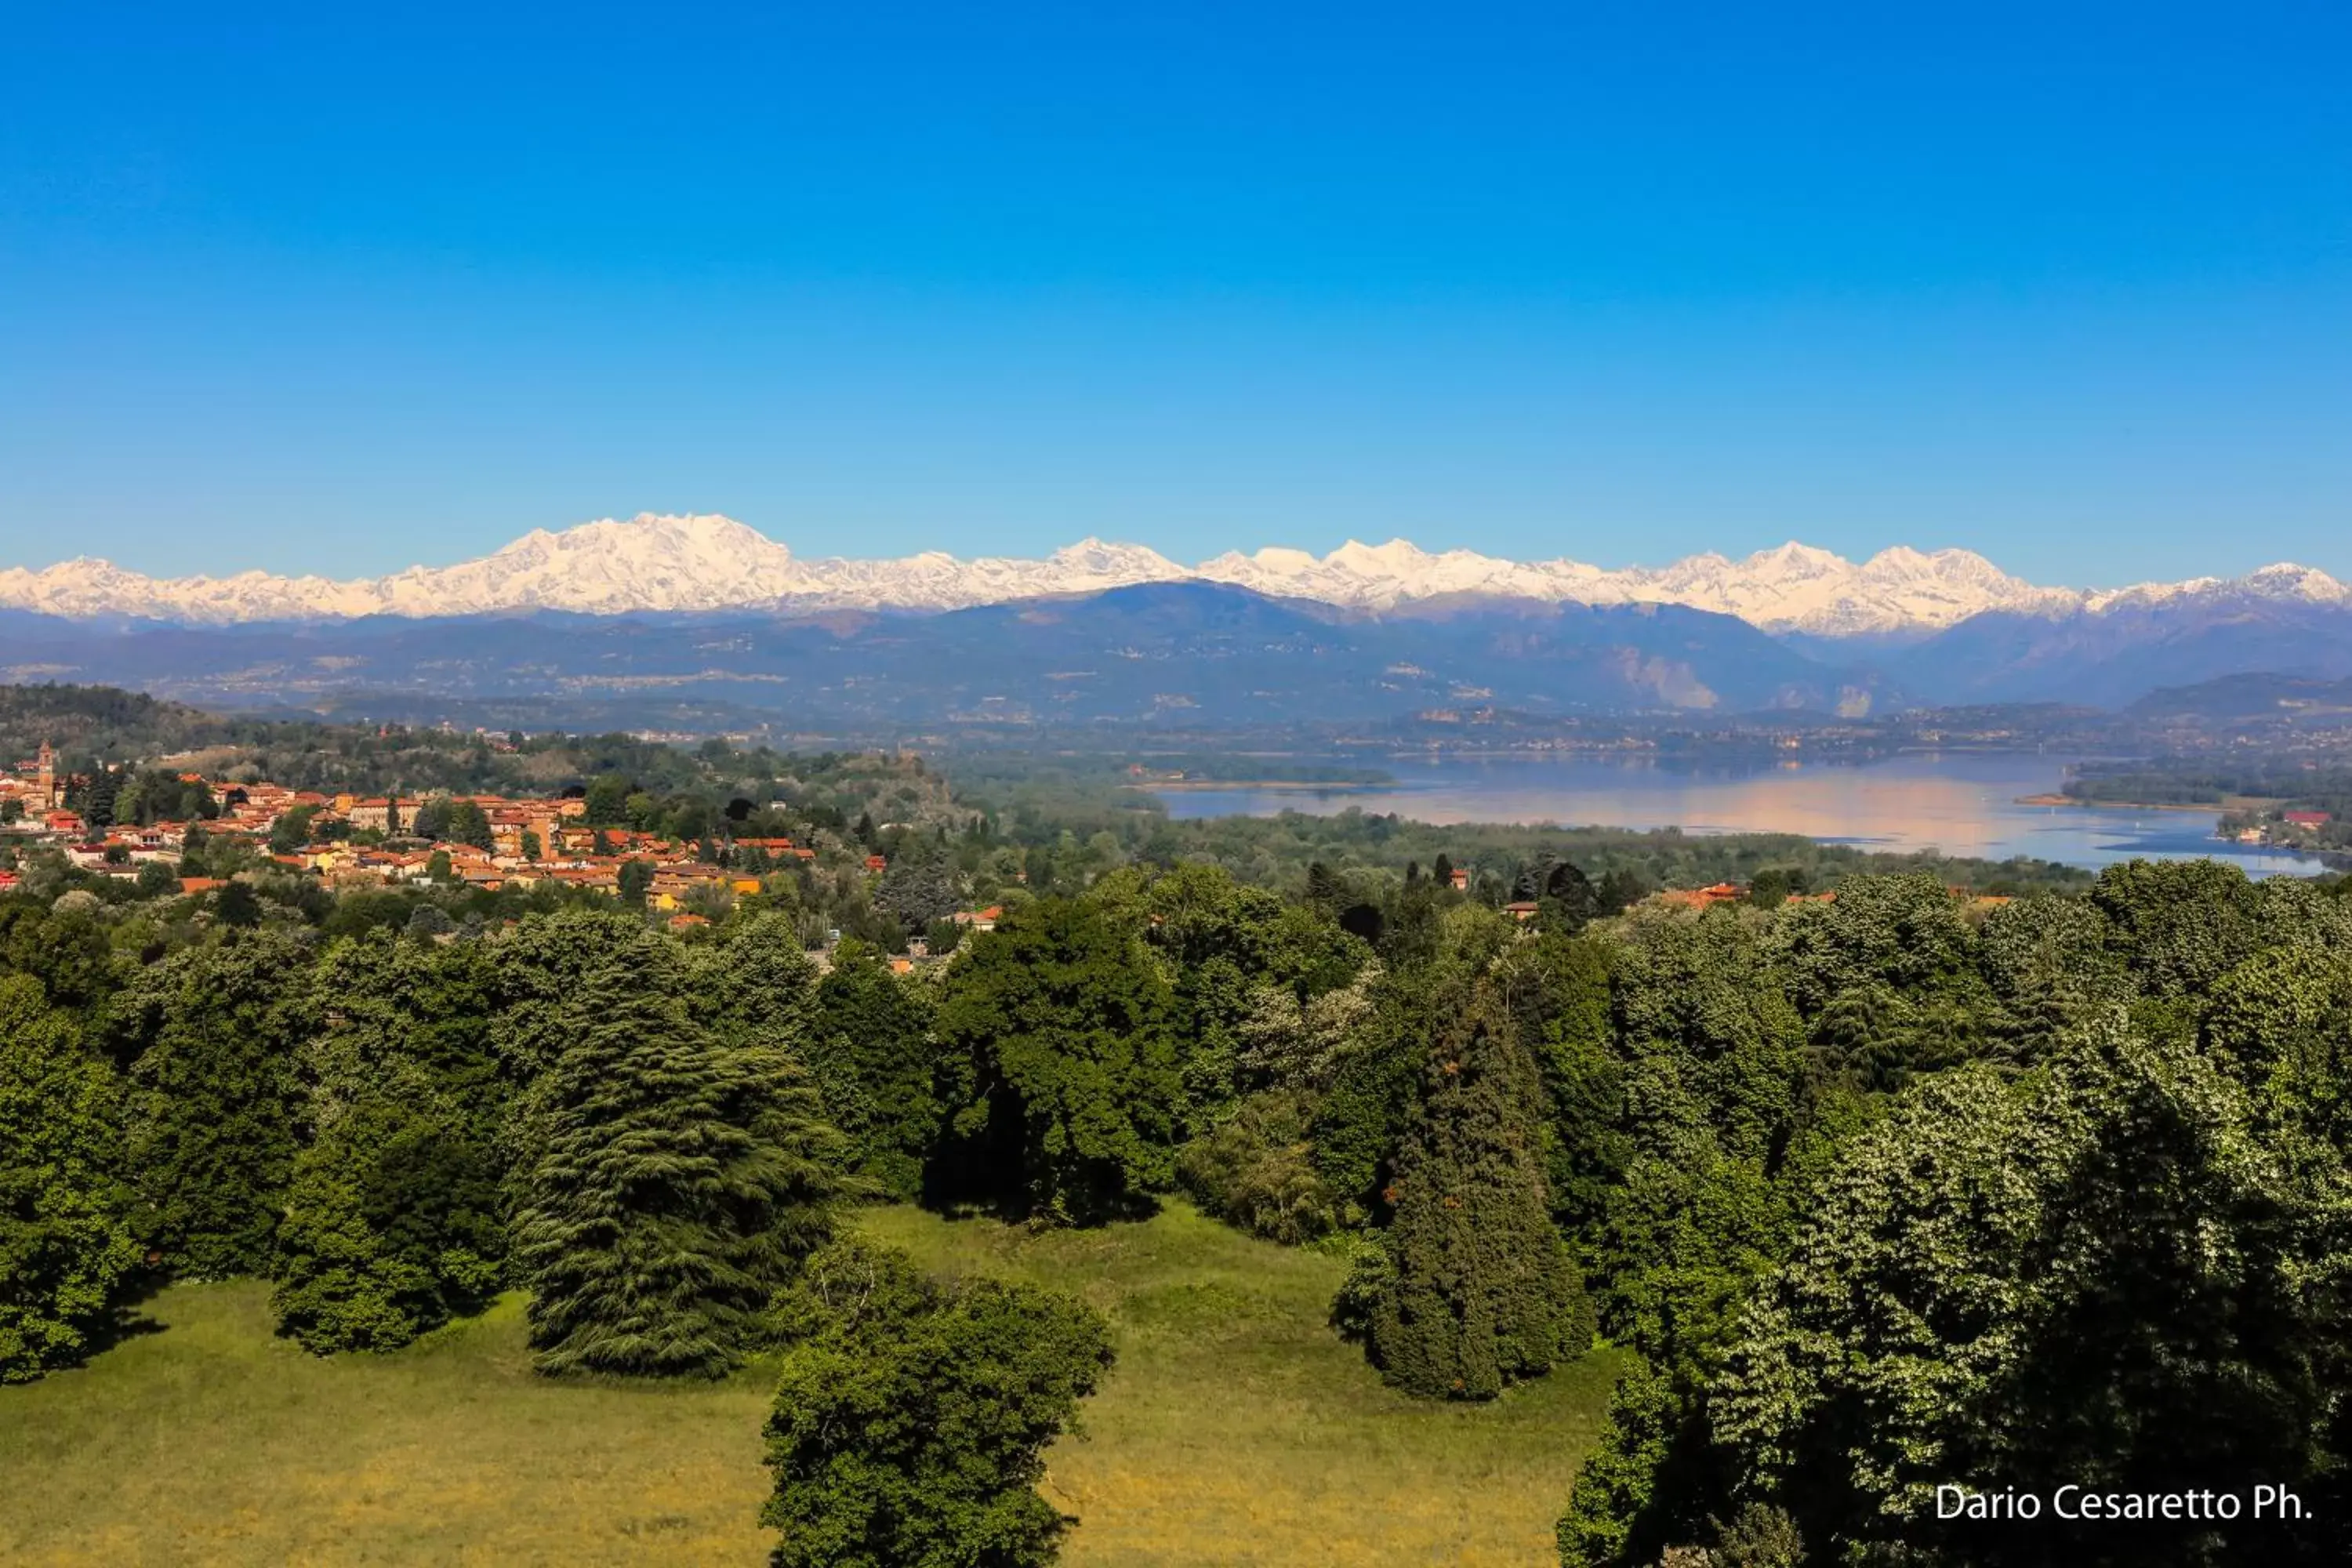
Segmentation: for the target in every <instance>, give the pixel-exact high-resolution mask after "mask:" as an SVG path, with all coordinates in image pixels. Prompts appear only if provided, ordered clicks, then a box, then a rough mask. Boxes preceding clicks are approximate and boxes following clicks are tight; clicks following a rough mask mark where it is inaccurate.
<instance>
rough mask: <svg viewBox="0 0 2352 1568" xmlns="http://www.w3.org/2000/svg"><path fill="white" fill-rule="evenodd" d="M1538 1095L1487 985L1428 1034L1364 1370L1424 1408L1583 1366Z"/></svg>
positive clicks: (1577, 1308)
mask: <svg viewBox="0 0 2352 1568" xmlns="http://www.w3.org/2000/svg"><path fill="white" fill-rule="evenodd" d="M1543 1104H1544V1098H1543V1087H1542V1082H1541V1079H1540V1078H1539V1077H1538V1074H1537V1071H1536V1068H1535V1064H1534V1062H1533V1061H1532V1060H1531V1059H1530V1058H1528V1053H1527V1052H1526V1050H1525V1049H1524V1048H1522V1047H1521V1046H1520V1045H1519V1042H1518V1038H1517V1031H1516V1030H1515V1029H1514V1028H1513V1026H1512V1023H1511V1018H1510V1014H1509V1011H1508V1009H1507V1007H1505V1006H1504V1005H1503V1004H1502V1001H1501V999H1500V998H1499V997H1498V996H1497V995H1496V994H1495V990H1494V988H1493V986H1492V985H1491V984H1483V983H1482V984H1479V985H1478V986H1477V987H1476V988H1475V990H1474V991H1473V992H1472V993H1471V996H1470V1000H1469V1002H1468V1005H1466V1006H1465V1008H1463V1010H1462V1011H1461V1012H1459V1013H1458V1014H1456V1015H1455V1016H1454V1017H1453V1018H1452V1019H1451V1020H1449V1021H1448V1022H1447V1023H1446V1024H1445V1025H1444V1026H1442V1027H1441V1029H1440V1032H1439V1035H1438V1039H1437V1043H1436V1047H1435V1049H1434V1050H1433V1052H1432V1054H1431V1058H1430V1062H1429V1067H1428V1069H1427V1075H1426V1078H1425V1079H1424V1084H1423V1093H1422V1101H1421V1106H1420V1109H1419V1113H1418V1115H1417V1116H1416V1117H1415V1119H1414V1121H1413V1124H1412V1127H1411V1128H1410V1129H1409V1130H1408V1131H1407V1132H1406V1134H1405V1139H1404V1143H1403V1146H1402V1148H1401V1149H1400V1150H1399V1152H1398V1155H1397V1161H1396V1174H1395V1177H1394V1179H1393V1181H1392V1183H1391V1186H1390V1189H1389V1190H1390V1194H1391V1201H1392V1202H1393V1203H1394V1204H1395V1205H1396V1214H1395V1218H1394V1219H1393V1220H1392V1221H1391V1224H1390V1227H1389V1236H1388V1250H1389V1253H1390V1256H1391V1258H1392V1260H1393V1264H1394V1268H1393V1272H1392V1273H1391V1274H1390V1275H1389V1276H1388V1278H1387V1279H1384V1280H1383V1281H1382V1282H1381V1287H1380V1289H1379V1295H1378V1299H1377V1300H1376V1301H1375V1302H1374V1305H1373V1308H1372V1311H1371V1314H1370V1346H1369V1348H1370V1352H1371V1356H1372V1360H1373V1362H1374V1363H1375V1364H1376V1365H1378V1366H1379V1367H1380V1368H1381V1372H1382V1373H1384V1374H1385V1375H1386V1376H1387V1378H1388V1379H1389V1381H1390V1382H1391V1383H1393V1384H1396V1385H1397V1386H1398V1387H1400V1388H1402V1389H1404V1390H1406V1391H1407V1392H1409V1393H1412V1394H1422V1395H1423V1396H1426V1397H1430V1398H1450V1399H1492V1398H1493V1397H1495V1395H1496V1394H1500V1393H1501V1392H1502V1390H1503V1387H1504V1385H1505V1384H1508V1383H1511V1382H1513V1381H1515V1380H1517V1379H1519V1378H1525V1377H1535V1376H1539V1375H1541V1374H1542V1373H1545V1372H1547V1371H1549V1369H1550V1368H1551V1366H1552V1365H1553V1364H1554V1363H1558V1362H1560V1361H1563V1360H1567V1359H1570V1358H1571V1357H1574V1356H1577V1355H1579V1354H1581V1353H1582V1352H1583V1351H1584V1350H1585V1349H1586V1348H1587V1346H1589V1345H1590V1343H1591V1338H1592V1330H1593V1319H1592V1310H1591V1306H1590V1305H1589V1304H1588V1303H1587V1301H1586V1300H1585V1297H1584V1291H1583V1288H1582V1286H1581V1285H1580V1283H1579V1281H1578V1279H1577V1277H1576V1270H1575V1267H1574V1264H1573V1263H1572V1261H1571V1260H1570V1257H1569V1254H1568V1249H1567V1247H1565V1246H1564V1245H1562V1243H1561V1241H1560V1239H1559V1233H1558V1232H1557V1231H1555V1230H1554V1229H1553V1228H1552V1223H1551V1198H1550V1193H1549V1190H1548V1188H1547V1185H1546V1183H1545V1180H1544V1156H1543V1141H1542V1131H1541V1125H1540V1118H1541V1115H1542V1108H1543Z"/></svg>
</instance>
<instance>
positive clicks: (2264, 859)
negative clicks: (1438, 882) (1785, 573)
mask: <svg viewBox="0 0 2352 1568" xmlns="http://www.w3.org/2000/svg"><path fill="white" fill-rule="evenodd" d="M2070 760H2071V759H2068V758H2063V757H2041V756H1985V755H1977V754H1940V755H1937V754H1923V755H1915V756H1902V757H1895V758H1890V759H1888V760H1887V761H1885V762H1879V763H1863V764H1859V765H1841V764H1836V763H1781V764H1778V765H1772V764H1767V765H1760V766H1758V765H1749V766H1739V767H1724V768H1716V769H1699V770H1693V769H1689V768H1685V767H1680V766H1675V767H1662V766H1660V765H1658V764H1657V763H1655V762H1654V761H1651V760H1648V759H1624V760H1620V759H1615V758H1599V757H1534V758H1444V759H1428V758H1418V757H1416V758H1410V759H1393V760H1386V761H1381V763H1380V764H1379V765H1381V767H1383V768H1384V769H1386V771H1388V772H1389V773H1392V774H1394V775H1395V777H1396V781H1397V782H1396V783H1395V784H1393V785H1387V784H1383V785H1381V786H1378V787H1376V788H1370V789H1345V790H1341V789H1327V790H1308V789H1297V790H1289V789H1250V788H1237V789H1200V790H1171V791H1167V792H1165V793H1163V794H1162V795H1160V798H1161V799H1162V800H1163V801H1165V802H1166V803H1167V805H1168V810H1169V814H1170V815H1171V816H1179V817H1195V816H1269V815H1271V814H1273V813H1275V812H1279V811H1285V810H1291V811H1304V812H1313V813H1319V814H1325V815H1328V814H1330V813H1333V812H1339V811H1345V810H1347V809H1348V808H1349V806H1360V807H1361V808H1362V809H1363V810H1365V811H1368V812H1395V813H1397V814H1398V815H1399V816H1408V817H1413V818H1417V819H1418V820H1420V821H1423V822H1436V823H1448V822H1523V823H1533V822H1553V823H1559V824H1561V825H1563V826H1587V825H1593V826H1603V827H1633V828H1652V827H1680V828H1682V829H1683V830H1684V831H1685V832H1686V833H1741V832H1764V833H1801V834H1803V835H1805V836H1806V837H1811V838H1819V839H1822V840H1825V841H1828V842H1831V843H1837V844H1853V845H1856V846H1858V847H1863V848H1866V849H1893V850H1911V849H1940V850H1942V851H1943V852H1944V853H1945V854H1947V855H1970V856H1980V857H1982V858H1985V859H1989V860H2006V859H2008V858H2010V857H2011V856H2013V855H2028V856H2032V857H2033V858H2036V859H2041V860H2057V861H2063V863H2065V864H2067V865H2070V866H2082V867H2086V868H2091V869H2096V868H2099V867H2102V866H2106V865H2110V864H2112V863H2114V862H2116V861H2118V860H2129V859H2133V858H2147V859H2179V858H2191V857H2196V856H2206V855H2210V856H2212V857H2215V858H2220V859H2224V860H2227V861H2229V862H2230V863H2231V864H2232V865H2235V866H2238V867H2240V868H2242V869H2243V870H2244V871H2245V872H2246V874H2247V875H2248V876H2250V877H2267V876H2273V875H2277V874H2279V873H2281V872H2284V873H2287V874H2290V875H2295V876H2310V875H2313V874H2315V873H2316V872H2318V871H2320V870H2322V869H2324V868H2323V867H2322V866H2321V865H2320V863H2319V862H2318V861H2316V860H2313V859H2309V858H2304V857H2301V856H2294V855H2284V854H2280V853H2277V852H2276V851H2264V850H2260V849H2252V848H2247V847H2242V846H2239V845H2235V844H2227V843H2223V842H2221V840H2218V839H2216V838H2214V837H2213V836H2212V834H2213V824H2214V822H2215V820H2216V818H2217V816H2218V814H2216V813H2213V812H2206V811H2153V810H2133V809H2130V808H2127V807H2101V808H2096V809H2094V808H2090V807H2084V806H2078V805H2020V804H2019V797H2020V796H2021V795H2049V794H2054V793H2056V791H2057V790H2058V787H2059V786H2060V785H2061V784H2063V783H2064V782H2065V776H2066V766H2067V763H2068V762H2069V761H2070ZM1268 765H1269V767H1270V768H1275V769H1278V768H1279V767H1280V765H1281V764H1279V763H1270V764H1268Z"/></svg>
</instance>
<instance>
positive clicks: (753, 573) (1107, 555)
mask: <svg viewBox="0 0 2352 1568" xmlns="http://www.w3.org/2000/svg"><path fill="white" fill-rule="evenodd" d="M1188 578H1189V579H1197V580H1202V581H1207V582H1213V583H1227V584H1235V585H1238V586H1242V587H1246V588H1251V589H1255V590H1256V591H1258V592H1260V593H1265V594H1272V595H1280V596H1285V597H1292V598H1305V599H1314V600H1320V601H1323V602H1325V603H1328V604H1333V605H1345V606H1349V607H1353V608H1358V609H1364V610H1370V611H1381V610H1386V609H1389V608H1391V607H1393V606H1395V605H1399V604H1402V603H1407V602H1410V601H1413V600H1422V599H1434V598H1440V597H1448V596H1452V597H1461V598H1470V599H1476V598H1515V599H1534V600H1538V601H1545V602H1551V603H1581V604H1591V605H1622V604H1674V605H1689V606H1691V607H1693V608H1696V609H1703V610H1713V611H1717V612H1720V613H1723V614H1727V615H1733V616H1739V617H1741V618H1742V619H1745V620H1747V621H1748V622H1750V623H1752V624H1754V625H1756V626H1761V627H1764V628H1765V629H1767V630H1769V631H1780V632H1806V633H1811V634H1813V635H1817V636H1823V637H1850V636H1861V635H1869V636H1878V637H1904V636H1914V637H1916V636H1921V635H1925V634H1927V633H1928V632H1932V631H1935V630H1937V629H1939V628H1941V627H1944V626H1951V625H1953V624H1955V623H1957V622H1959V621H1962V620H1966V619H1967V618H1969V616H1975V615H1979V614H1982V613H1984V612H1986V611H1990V610H2004V611H2010V612H2014V613H2021V614H2028V615H2035V616H2059V615H2067V614H2074V613H2082V614H2091V615H2101V614H2105V613H2107V612H2109V611H2112V610H2119V609H2124V608H2128V607H2133V606H2146V605H2156V604H2159V603H2165V602H2168V601H2171V600H2175V599H2179V598H2181V597H2182V596H2184V595H2251V596H2254V597H2259V598H2265V599H2294V600H2303V601H2308V602H2312V603H2317V604H2327V605H2347V606H2352V589H2347V587H2346V586H2345V585H2344V584H2341V583H2339V582H2337V581H2336V579H2335V578H2333V577H2331V576H2329V575H2328V574H2326V573H2325V572H2321V571H2318V570H2316V569H2315V568H2312V567H2307V566H2299V565H2295V564H2293V563H2284V562H2283V563H2278V564H2276V565H2273V566H2265V567H2263V569H2261V570H2260V571H2258V572H2254V573H2252V574H2249V575H2247V576H2245V577H2242V578H2238V579H2235V580H2233V581H2228V582H2224V581H2222V580H2220V579H2215V578H2200V579H2195V580H2193V581H2190V582H2187V583H2177V584H2139V585H2137V586H2136V587H2130V588H2122V589H2115V590H2108V591H2105V592H2099V593H2084V592H2081V591H2078V590H2075V589H2071V588H2046V587H2039V586H2036V585H2035V584H2031V583H2028V582H2025V581H2024V580H2022V579H2021V578H2017V577H2012V576H2011V575H2010V574H2007V573H2005V572H2002V571H2001V570H2000V568H1999V567H1997V566H1995V565H1994V564H1993V563H1991V562H1990V561H1988V560H1986V559H1985V558H1984V557H1983V556H1981V555H1979V554H1976V553H1975V552H1971V551H1967V550H1954V549H1945V550H1933V551H1922V550H1916V549H1914V548H1912V547H1910V546H1908V545H1896V546H1894V547H1892V548H1890V549H1886V550H1882V551H1880V552H1878V553H1876V554H1875V555H1873V556H1871V557H1870V558H1869V559H1868V560H1867V561H1864V562H1862V563H1859V564H1856V563H1853V562H1852V561H1849V560H1847V559H1846V558H1845V557H1844V556H1842V555H1839V554H1837V553H1835V552H1832V551H1828V550H1822V549H1820V548H1818V547H1816V546H1813V545H1809V544H1804V543H1801V542H1797V541H1795V540H1791V541H1790V542H1787V543H1785V544H1781V545H1778V546H1776V547H1774V548H1772V549H1769V550H1760V551H1758V552H1755V553H1754V554H1752V555H1749V556H1748V557H1746V558H1745V559H1743V560H1738V561H1734V560H1732V559H1730V558H1729V557H1727V556H1725V555H1721V554H1717V553H1714V552H1708V553H1706V554H1700V555H1693V556H1688V557H1685V559H1683V560H1680V561H1676V562H1674V563H1669V564H1667V565H1664V566H1661V567H1655V568H1646V567H1626V568H1622V569H1612V568H1604V567H1600V566H1593V565H1589V564H1587V563H1583V562H1580V561H1576V560H1572V559H1570V558H1569V557H1566V556H1561V557H1559V558H1557V559H1553V560H1549V561H1539V562H1517V561H1509V560H1505V559H1502V558H1500V557H1497V556H1491V555H1482V554H1480V553H1478V552H1475V551H1472V550H1447V551H1444V552H1437V553H1432V552H1429V551H1425V550H1423V549H1422V548H1421V547H1420V546H1419V545H1416V544H1414V543H1412V542H1411V541H1408V540H1403V539H1391V540H1390V541H1388V542H1386V543H1383V544H1366V543H1364V542H1362V541H1360V540H1354V539H1351V540H1349V541H1348V542H1346V543H1344V544H1342V545H1340V546H1339V548H1338V549H1337V550H1334V551H1332V552H1330V553H1328V555H1321V556H1318V555H1315V554H1313V553H1310V552H1307V551H1304V550H1296V549H1290V548H1286V547H1284V546H1279V545H1270V546H1267V547H1265V548H1263V549H1260V550H1258V551H1256V552H1254V553H1250V554H1244V553H1242V552H1238V551H1228V552H1225V553H1224V554H1222V555H1219V556H1216V557H1215V558H1213V559H1212V560H1209V561H1205V562H1202V563H1201V564H1199V565H1198V566H1193V567H1185V566H1183V565H1181V564H1179V563H1176V562H1174V561H1171V560H1170V559H1169V558H1168V557H1167V556H1165V555H1162V554H1160V552H1158V551H1155V550H1151V549H1149V548H1146V547H1145V546H1142V545H1138V544H1122V543H1118V542H1113V541H1108V540H1103V539H1099V538H1094V537H1089V538H1086V539H1082V540H1080V541H1078V542H1076V543H1075V544H1070V545H1066V546H1064V547H1063V548H1062V549H1060V550H1057V551H1055V552H1053V554H1052V555H1050V556H1048V557H1046V558H1045V559H1044V560H1042V561H1037V560H1021V559H1013V558H1005V557H982V558H979V559H971V560H966V559H960V558H958V557H956V556H953V555H950V554H948V553H946V552H942V551H929V552H924V553H922V554H919V555H912V556H907V557H904V558H902V559H899V560H896V561H850V560H839V559H826V560H810V559H804V558H802V557H799V556H796V555H794V554H793V552H792V551H791V550H789V549H788V548H786V547H785V546H784V545H782V544H781V543H779V542H776V541H774V540H772V539H770V538H768V537H767V536H766V535H764V534H762V533H761V532H760V531H758V530H756V529H753V528H751V527H749V526H747V525H745V524H743V523H740V522H738V521H735V520H733V519H732V518H729V517H724V516H720V515H718V514H715V513H704V514H693V515H672V514H667V513H656V512H642V513H639V514H638V515H637V516H635V517H632V518H627V519H618V518H604V519H601V520H599V521H593V522H586V523H582V524H580V525H579V526H577V527H574V528H568V529H563V530H561V531H550V530H546V529H536V530H533V531H531V532H530V533H527V534H524V535H523V536H522V537H521V538H520V539H517V540H515V541H514V542H512V543H510V544H508V545H507V546H505V547H504V548H503V549H500V550H498V551H495V552H492V553H490V554H488V555H486V556H483V557H481V558H479V559H478V560H474V561H467V562H462V563H458V564H457V565H454V566H446V567H429V566H412V567H409V568H408V569H407V570H405V571H402V572H396V573H394V574H390V575H389V576H384V577H376V578H368V579H362V580H358V581H351V582H337V581H333V580H331V579H328V578H324V577H315V576H313V577H276V576H271V575H268V574H266V573H262V572H259V571H247V572H242V573H239V574H236V575H234V576H228V577H210V576H198V577H187V578H180V579H159V578H153V577H148V576H144V575H142V574H139V573H136V572H131V571H128V570H125V569H124V568H122V567H120V566H117V565H115V564H113V563H110V562H108V561H103V560H98V559H94V558H91V557H88V556H80V557H76V558H75V559H73V560H70V561H65V562H60V563H58V564H57V565H54V566H49V567H46V568H43V569H41V570H38V571H34V570H31V569H28V568H26V567H22V566H19V567H14V568H10V569H7V570H0V607H14V608H19V609H26V610H34V611H38V612H41V613H44V614H48V615H56V616H70V617H75V618H89V617H94V616H131V617H141V618H147V619H153V620H163V621H176V622H193V623H211V624H218V623H227V622H237V621H266V620H316V619H328V618H337V617H347V616H376V615H393V616H464V615H486V614H499V613H514V612H520V611H530V610H567V611H573V612H578V613H583V614H592V615H614V614H623V613H629V612H658V611H716V610H729V609H778V610H811V609H827V608H862V609H877V608H885V609H910V610H944V609H953V608H957V607H960V606H963V605H981V604H994V603H1002V602H1004V601H1007V600H1013V599H1022V598H1031V597H1036V596H1039V595H1055V594H1078V593H1097V592H1100V591H1102V590H1104V589H1107V588H1114V587H1121V586H1126V585H1128V584H1136V583H1152V582H1170V581H1176V580H1180V579H1188Z"/></svg>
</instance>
